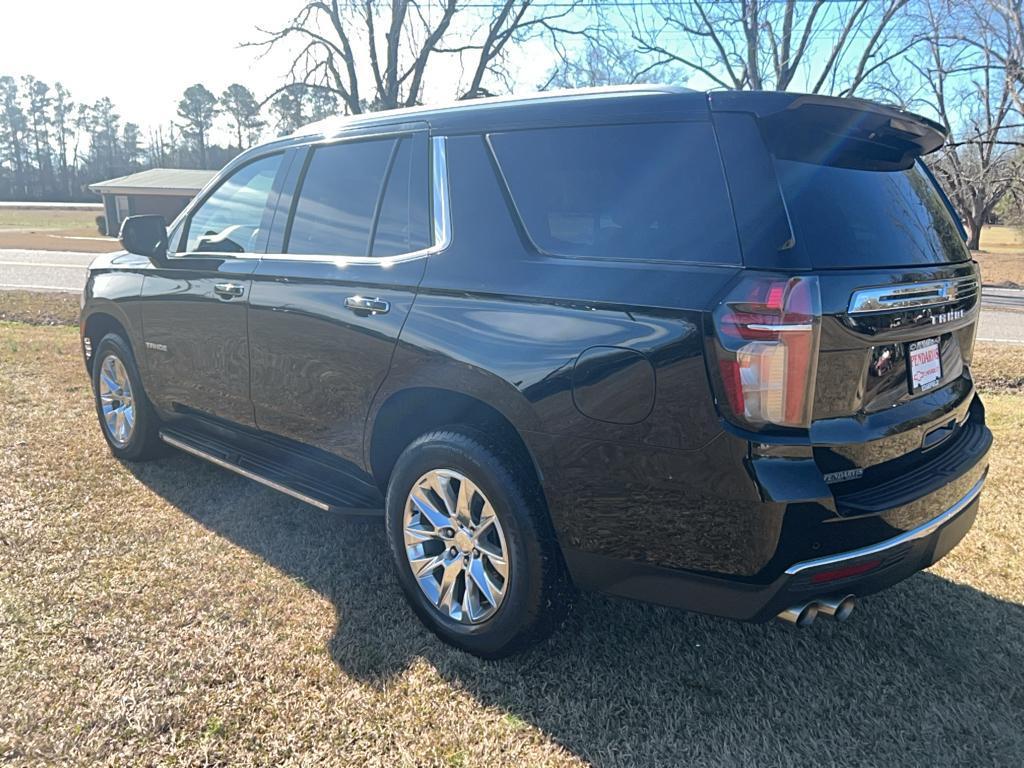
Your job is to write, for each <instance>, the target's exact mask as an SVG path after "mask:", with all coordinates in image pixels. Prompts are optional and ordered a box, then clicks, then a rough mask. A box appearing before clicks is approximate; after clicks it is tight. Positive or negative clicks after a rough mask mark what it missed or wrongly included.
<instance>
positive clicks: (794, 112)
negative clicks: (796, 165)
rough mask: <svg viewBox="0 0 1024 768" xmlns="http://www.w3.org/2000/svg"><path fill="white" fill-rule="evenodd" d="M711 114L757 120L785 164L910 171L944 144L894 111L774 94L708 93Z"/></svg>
mask: <svg viewBox="0 0 1024 768" xmlns="http://www.w3.org/2000/svg"><path fill="white" fill-rule="evenodd" d="M708 105H709V106H710V108H711V110H712V111H713V112H744V113H747V114H750V115H752V116H753V117H754V118H756V120H757V123H758V126H759V127H760V130H761V135H762V137H763V138H764V141H765V144H766V145H767V147H768V149H769V150H770V151H771V153H772V154H773V155H775V156H776V157H780V158H783V159H787V160H799V161H802V162H811V163H818V164H820V165H836V166H842V167H848V168H870V169H872V170H900V169H905V168H909V167H910V166H912V165H913V164H914V161H915V160H916V159H917V158H918V157H921V156H922V155H927V154H929V153H930V152H934V151H935V150H937V149H938V148H939V147H941V146H942V144H943V142H944V141H945V140H946V132H945V130H944V129H943V127H942V126H941V125H939V124H938V123H936V122H935V121H933V120H929V119H928V118H926V117H922V116H921V115H917V114H914V113H913V112H908V111H906V110H903V109H899V108H898V107H891V106H886V105H883V104H877V103H875V102H873V101H867V100H865V99H854V98H848V99H841V98H837V97H834V96H814V95H807V94H794V93H785V92H778V91H721V92H717V91H715V92H711V93H709V94H708Z"/></svg>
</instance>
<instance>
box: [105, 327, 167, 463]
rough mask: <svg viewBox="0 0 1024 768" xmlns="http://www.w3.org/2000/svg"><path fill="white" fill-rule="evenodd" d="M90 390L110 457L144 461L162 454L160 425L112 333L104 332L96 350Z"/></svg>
mask: <svg viewBox="0 0 1024 768" xmlns="http://www.w3.org/2000/svg"><path fill="white" fill-rule="evenodd" d="M92 389H93V397H94V399H95V403H96V414H97V416H99V420H100V428H101V429H102V430H103V437H104V438H106V441H107V445H108V446H110V452H111V453H113V454H114V456H116V457H117V458H119V459H123V460H125V461H147V460H149V459H153V458H156V457H157V456H159V455H161V454H162V453H163V444H162V443H161V442H160V436H159V430H160V422H159V419H158V418H157V415H156V413H155V412H154V411H153V406H152V405H150V402H149V398H147V397H146V392H145V390H144V389H143V388H142V379H141V377H140V376H139V369H138V366H137V365H136V364H135V357H134V355H132V350H131V347H130V346H129V345H128V342H126V341H125V340H124V339H123V338H122V337H121V336H120V335H118V334H116V333H108V334H107V335H106V336H104V337H103V338H102V339H101V340H100V343H99V345H98V346H97V347H96V356H95V358H94V362H93V369H92Z"/></svg>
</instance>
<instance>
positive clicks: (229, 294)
mask: <svg viewBox="0 0 1024 768" xmlns="http://www.w3.org/2000/svg"><path fill="white" fill-rule="evenodd" d="M213 292H214V293H216V294H217V295H218V296H220V297H222V298H225V299H233V298H235V297H236V296H241V295H242V294H243V293H245V286H244V285H241V284H239V283H217V284H216V285H215V286H213Z"/></svg>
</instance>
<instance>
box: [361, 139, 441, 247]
mask: <svg viewBox="0 0 1024 768" xmlns="http://www.w3.org/2000/svg"><path fill="white" fill-rule="evenodd" d="M421 139H422V140H423V143H424V146H422V147H421V146H420V140H421ZM429 184H430V182H429V179H428V178H427V153H426V146H425V138H424V137H422V136H418V137H416V138H415V139H411V138H410V139H402V140H401V143H400V144H399V145H398V151H397V152H396V153H395V157H394V160H393V161H392V165H391V173H390V174H389V175H388V186H387V189H386V190H385V192H384V197H383V199H382V200H381V205H380V215H379V216H378V217H377V230H376V233H375V234H374V237H373V247H372V249H371V255H372V256H396V255H398V254H402V253H412V252H413V251H419V250H422V249H423V248H426V247H428V246H429V245H430V228H429V224H428V220H429V217H430V207H429V205H430V204H429V202H428V198H427V192H428V188H429Z"/></svg>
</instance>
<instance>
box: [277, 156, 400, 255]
mask: <svg viewBox="0 0 1024 768" xmlns="http://www.w3.org/2000/svg"><path fill="white" fill-rule="evenodd" d="M394 145H395V142H394V139H387V140H382V141H355V142H346V143H342V144H331V145H328V146H326V147H318V148H317V149H315V150H313V156H312V157H311V158H310V160H309V167H308V168H307V169H306V176H305V179H304V180H303V182H302V189H301V190H300V192H299V200H298V203H297V204H296V206H295V217H294V218H293V220H292V227H291V234H290V236H289V238H288V245H287V247H286V251H287V252H288V253H304V254H327V255H332V256H365V255H366V254H367V252H368V250H369V246H370V229H371V226H372V224H373V214H374V208H375V207H376V205H377V199H378V197H379V195H380V190H381V185H382V184H383V183H384V174H385V173H386V172H387V167H388V160H389V159H390V158H391V151H392V149H393V148H394Z"/></svg>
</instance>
